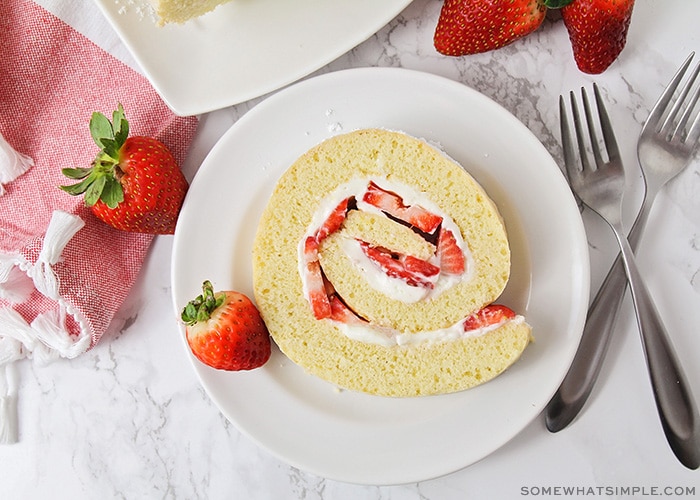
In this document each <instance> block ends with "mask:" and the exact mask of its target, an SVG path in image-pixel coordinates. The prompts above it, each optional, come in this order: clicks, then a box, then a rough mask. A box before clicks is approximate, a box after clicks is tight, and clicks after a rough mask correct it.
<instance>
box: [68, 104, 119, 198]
mask: <svg viewBox="0 0 700 500" xmlns="http://www.w3.org/2000/svg"><path fill="white" fill-rule="evenodd" d="M90 135H91V136H92V140H93V141H95V144H97V146H98V147H99V148H100V153H99V154H98V155H97V157H96V158H95V161H94V162H93V164H92V167H90V168H64V169H63V170H62V172H63V175H65V176H66V177H68V178H69V179H74V180H80V181H81V182H79V183H77V184H71V185H68V186H60V188H61V189H63V190H64V191H65V192H66V193H68V194H71V195H80V194H85V198H84V200H85V204H86V205H87V206H89V207H91V206H93V205H94V204H95V203H97V201H98V200H102V201H103V202H104V203H105V204H106V205H107V206H108V207H109V208H115V207H116V206H117V205H118V204H119V203H121V202H122V201H124V190H123V189H122V186H121V183H120V182H119V178H120V176H121V174H122V172H121V170H120V169H119V150H120V149H121V147H122V146H123V145H124V143H125V142H126V139H127V137H128V136H129V122H128V121H127V120H126V117H125V115H124V107H123V106H122V105H121V104H119V105H118V106H117V109H116V110H115V111H114V112H113V113H112V121H110V120H109V118H107V117H106V116H105V115H103V114H102V113H99V112H95V113H93V114H92V117H91V118H90Z"/></svg>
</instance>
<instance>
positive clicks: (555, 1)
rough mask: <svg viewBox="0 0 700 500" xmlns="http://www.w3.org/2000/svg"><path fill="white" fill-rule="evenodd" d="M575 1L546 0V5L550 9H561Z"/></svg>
mask: <svg viewBox="0 0 700 500" xmlns="http://www.w3.org/2000/svg"><path fill="white" fill-rule="evenodd" d="M573 1H574V0H544V2H543V3H544V4H545V6H546V7H547V8H548V9H561V8H562V7H566V6H567V5H569V4H570V3H571V2H573Z"/></svg>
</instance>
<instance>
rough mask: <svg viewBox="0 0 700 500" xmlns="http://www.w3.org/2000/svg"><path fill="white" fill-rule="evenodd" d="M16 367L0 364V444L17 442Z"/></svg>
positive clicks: (10, 364)
mask: <svg viewBox="0 0 700 500" xmlns="http://www.w3.org/2000/svg"><path fill="white" fill-rule="evenodd" d="M16 369H17V367H16V366H15V365H14V363H9V364H7V365H5V366H2V365H0V417H2V418H0V444H12V443H16V442H17V434H18V433H17V386H18V385H19V384H18V382H17V373H16Z"/></svg>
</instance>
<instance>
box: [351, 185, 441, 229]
mask: <svg viewBox="0 0 700 500" xmlns="http://www.w3.org/2000/svg"><path fill="white" fill-rule="evenodd" d="M362 201H364V202H365V203H369V204H370V205H372V206H374V207H377V208H378V209H380V210H383V211H384V212H386V213H388V214H389V215H391V216H392V217H395V218H396V219H399V220H402V221H404V222H405V223H407V224H410V225H411V226H414V227H416V228H418V229H420V230H421V231H423V232H424V233H428V234H430V233H432V232H433V231H435V230H436V229H437V228H438V226H439V225H440V223H441V222H442V217H440V216H439V215H435V214H433V213H431V212H429V211H427V210H426V209H424V208H423V207H420V206H418V205H404V202H403V198H401V197H400V196H399V195H398V194H396V193H393V192H391V191H387V190H385V189H382V188H380V187H379V186H378V185H376V184H375V183H374V182H371V181H370V183H369V185H368V186H367V191H366V192H365V194H364V196H363V197H362Z"/></svg>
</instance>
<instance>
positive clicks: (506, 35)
mask: <svg viewBox="0 0 700 500" xmlns="http://www.w3.org/2000/svg"><path fill="white" fill-rule="evenodd" d="M546 13H547V9H546V7H545V6H544V2H543V0H508V1H505V0H445V3H444V4H443V5H442V10H441V11H440V17H439V19H438V23H437V27H436V28H435V34H434V37H433V44H434V45H435V49H436V50H437V51H438V52H440V53H441V54H445V55H447V56H462V55H466V54H478V53H480V52H488V51H490V50H494V49H498V48H501V47H503V46H505V45H508V44H509V43H512V42H514V41H515V40H517V39H518V38H521V37H523V36H525V35H527V34H529V33H532V32H533V31H535V30H536V29H537V28H539V27H540V25H541V24H542V21H544V18H545V14H546Z"/></svg>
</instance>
